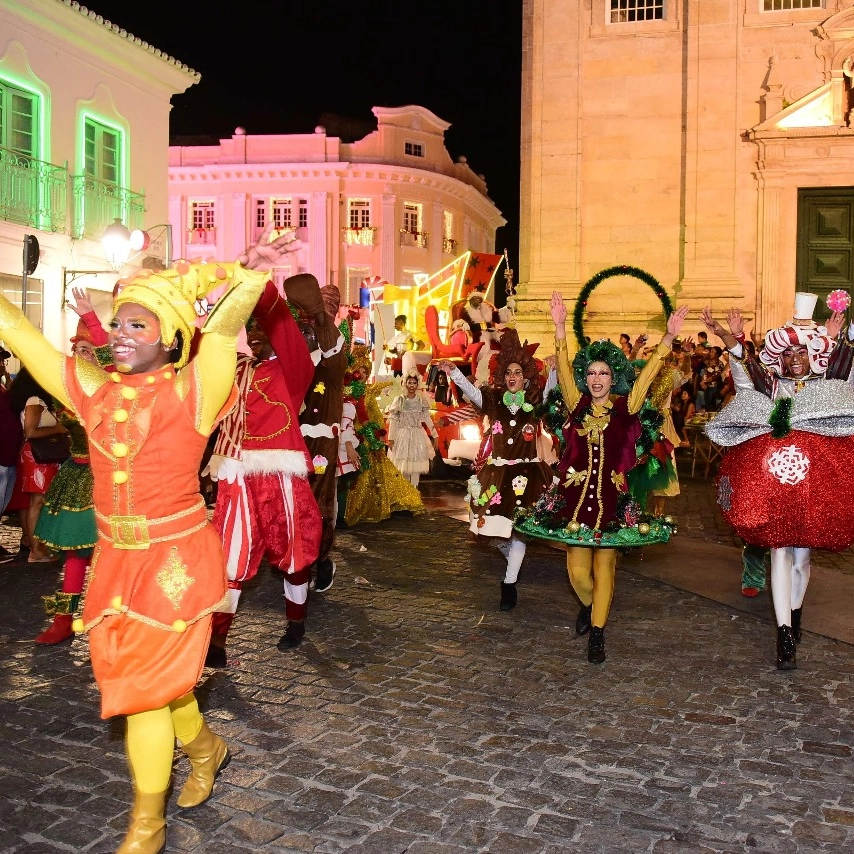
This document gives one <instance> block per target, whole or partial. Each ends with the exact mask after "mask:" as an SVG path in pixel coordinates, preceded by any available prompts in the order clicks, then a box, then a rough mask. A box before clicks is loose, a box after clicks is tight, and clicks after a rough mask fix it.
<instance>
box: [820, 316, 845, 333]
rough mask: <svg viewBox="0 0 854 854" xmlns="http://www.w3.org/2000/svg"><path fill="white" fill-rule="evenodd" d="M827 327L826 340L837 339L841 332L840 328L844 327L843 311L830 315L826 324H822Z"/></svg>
mask: <svg viewBox="0 0 854 854" xmlns="http://www.w3.org/2000/svg"><path fill="white" fill-rule="evenodd" d="M824 325H825V327H827V336H828V338H837V337H839V333H840V332H841V331H842V327H843V326H844V325H845V312H844V311H834V312H833V314H831V315H830V318H829V319H828V321H827V323H825V324H824Z"/></svg>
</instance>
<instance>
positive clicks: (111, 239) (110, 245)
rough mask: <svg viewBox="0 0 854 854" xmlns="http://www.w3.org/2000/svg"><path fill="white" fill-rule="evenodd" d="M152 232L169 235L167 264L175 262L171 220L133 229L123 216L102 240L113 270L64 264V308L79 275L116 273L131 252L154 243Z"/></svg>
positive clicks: (165, 265)
mask: <svg viewBox="0 0 854 854" xmlns="http://www.w3.org/2000/svg"><path fill="white" fill-rule="evenodd" d="M156 229H162V231H161V232H160V235H157V234H154V233H155V230H156ZM152 234H154V236H155V238H157V239H159V237H161V236H162V237H164V238H165V246H164V261H165V264H164V267H170V266H171V265H172V226H171V225H170V224H169V223H161V224H159V225H153V226H151V227H150V228H149V229H147V230H146V231H142V230H140V229H137V230H135V231H131V230H130V229H129V228H128V227H127V226H126V225H125V224H124V223H123V222H122V221H121V220H120V219H118V218H116V220H115V221H114V222H113V223H112V224H111V225H108V226H107V228H106V229H105V230H104V234H103V236H102V237H101V244H102V245H103V247H104V254H105V256H106V260H107V263H108V264H109V265H110V269H109V270H69V269H67V268H66V267H63V268H62V308H63V309H64V308H65V305H66V303H67V302H68V297H67V291H68V286H69V285H70V284H71V283H72V282H74V281H75V280H76V279H79V278H80V277H81V276H99V275H116V274H117V273H118V272H119V270H121V268H122V267H123V266H124V265H125V264H126V263H127V262H128V260H129V259H130V257H131V252H135V253H136V254H135V255H134V256H133V257H134V258H137V257H139V255H140V254H141V253H142V252H143V251H144V250H146V249H148V247H149V246H150V245H151V243H152Z"/></svg>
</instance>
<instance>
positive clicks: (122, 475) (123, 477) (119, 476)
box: [113, 471, 128, 484]
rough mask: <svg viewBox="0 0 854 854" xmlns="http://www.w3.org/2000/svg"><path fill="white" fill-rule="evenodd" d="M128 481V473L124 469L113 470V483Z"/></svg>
mask: <svg viewBox="0 0 854 854" xmlns="http://www.w3.org/2000/svg"><path fill="white" fill-rule="evenodd" d="M127 482H128V473H127V472H126V471H114V472H113V483H116V484H121V483H127Z"/></svg>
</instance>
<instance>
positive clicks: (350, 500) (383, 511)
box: [342, 344, 424, 527]
mask: <svg viewBox="0 0 854 854" xmlns="http://www.w3.org/2000/svg"><path fill="white" fill-rule="evenodd" d="M370 370H371V361H370V352H369V351H368V349H367V347H365V345H363V344H357V345H355V346H354V347H353V348H352V352H351V356H350V370H349V371H348V374H347V385H346V386H345V390H346V391H347V392H348V394H349V396H351V397H352V400H353V402H354V406H355V412H356V418H355V432H356V436H357V440H358V445H357V451H358V454H359V457H360V463H359V466H358V474H357V476H356V478H355V480H354V481H353V483H352V484H351V485H350V488H349V489H348V490H347V494H346V502H345V507H344V522H345V524H346V525H347V526H348V527H352V526H353V525H357V524H359V523H360V522H382V521H383V520H385V519H389V518H390V517H391V515H392V513H399V512H409V513H421V512H423V510H424V502H423V501H422V500H421V493H420V492H419V491H418V490H417V489H416V488H415V487H414V486H413V485H412V484H411V483H410V482H409V481H408V480H407V479H406V478H405V477H404V476H403V475H402V474H401V473H400V472H399V471H398V469H397V467H396V466H395V465H394V463H392V462H391V460H389V458H388V456H387V454H386V445H385V442H384V441H383V439H384V437H385V432H386V431H385V429H384V428H383V416H382V412H381V410H380V407H379V403H377V398H378V396H379V395H380V394H382V393H383V391H385V390H386V389H387V388H388V387H389V386H391V385H392V381H386V382H380V383H371V384H370V385H365V382H364V378H365V377H367V376H368V375H369V374H370ZM342 435H343V434H342Z"/></svg>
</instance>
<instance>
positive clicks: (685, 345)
mask: <svg viewBox="0 0 854 854" xmlns="http://www.w3.org/2000/svg"><path fill="white" fill-rule="evenodd" d="M682 352H683V353H693V352H694V339H693V337H692V336H690V335H686V336H685V338H684V339H683V340H682Z"/></svg>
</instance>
